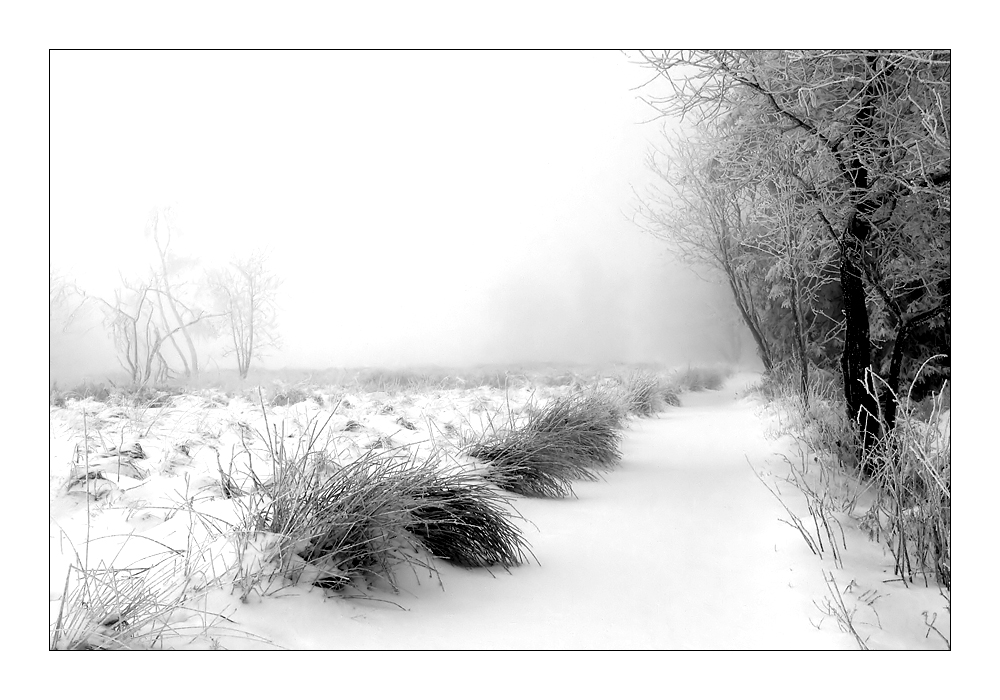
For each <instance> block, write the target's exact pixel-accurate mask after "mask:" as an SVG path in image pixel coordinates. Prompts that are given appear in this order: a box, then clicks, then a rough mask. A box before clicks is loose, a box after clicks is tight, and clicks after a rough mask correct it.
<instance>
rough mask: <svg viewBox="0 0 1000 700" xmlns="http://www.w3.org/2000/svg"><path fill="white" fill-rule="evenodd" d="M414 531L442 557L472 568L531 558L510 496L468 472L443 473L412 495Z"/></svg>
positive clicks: (506, 564) (411, 528)
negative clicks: (513, 515)
mask: <svg viewBox="0 0 1000 700" xmlns="http://www.w3.org/2000/svg"><path fill="white" fill-rule="evenodd" d="M412 496H413V498H414V501H415V502H416V506H415V507H414V508H413V509H412V510H411V512H410V515H411V517H412V523H411V524H410V525H407V526H406V529H407V531H408V532H410V533H411V534H413V535H414V536H415V537H417V538H418V539H419V540H420V541H421V542H422V543H423V545H424V546H425V547H426V548H427V550H428V551H429V552H430V553H431V554H433V555H434V556H436V557H439V558H441V559H445V560H447V561H448V562H450V563H452V564H454V565H456V566H463V567H467V568H475V567H489V566H493V565H495V564H499V565H501V566H503V567H504V568H505V569H506V568H509V567H511V566H518V565H520V564H523V563H525V562H526V561H527V556H526V554H527V553H530V550H529V548H528V545H527V542H525V540H524V538H523V537H522V536H521V532H520V530H518V529H517V527H515V526H514V525H513V523H511V522H510V520H509V519H508V518H509V514H508V513H507V511H506V510H505V509H504V508H503V504H504V503H506V500H505V499H504V498H502V497H501V496H500V495H499V494H498V493H497V492H496V491H494V490H493V489H492V488H490V487H489V486H488V485H487V484H486V483H484V482H482V481H478V480H473V479H472V478H470V477H469V476H468V475H460V474H455V475H451V476H441V477H440V478H439V479H435V480H434V481H433V482H432V483H430V484H428V485H427V486H425V487H423V488H421V489H420V490H418V491H416V492H414V493H413V494H412Z"/></svg>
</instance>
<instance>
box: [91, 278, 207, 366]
mask: <svg viewBox="0 0 1000 700" xmlns="http://www.w3.org/2000/svg"><path fill="white" fill-rule="evenodd" d="M157 282H158V279H157V277H156V275H155V274H152V275H150V277H149V278H148V279H141V280H134V281H128V280H126V279H124V278H122V285H121V287H119V288H118V289H116V290H115V292H114V299H113V300H112V301H108V300H107V299H103V298H101V297H98V296H93V295H90V294H88V293H87V292H86V291H84V290H82V289H80V288H79V287H76V286H75V285H74V286H73V289H74V291H75V293H76V294H77V295H78V296H79V298H80V299H81V302H80V304H79V306H78V308H77V310H79V309H80V308H82V307H83V305H85V304H92V305H96V306H97V307H98V308H99V309H100V311H101V312H102V313H103V316H104V327H105V329H107V331H108V334H109V336H110V337H111V340H112V342H113V343H114V346H115V351H116V355H117V359H118V363H119V364H120V365H121V367H122V369H124V370H125V371H126V372H127V373H128V375H129V379H130V381H131V382H132V384H133V385H137V386H138V385H144V384H148V383H149V382H151V381H152V382H154V383H162V382H165V381H167V380H169V379H171V378H172V376H173V375H174V372H173V370H172V369H171V367H170V364H169V362H168V361H167V358H166V357H165V356H164V354H163V349H164V344H165V343H166V342H167V341H168V340H170V339H171V338H172V337H173V336H174V335H176V334H177V333H179V332H181V331H183V330H184V329H185V328H187V327H189V326H193V325H194V324H196V323H199V322H201V321H202V320H204V319H206V318H208V317H209V316H210V314H208V313H207V312H205V311H201V312H198V313H197V314H196V315H195V316H194V317H193V318H191V319H190V320H188V321H186V322H185V323H181V324H178V323H170V322H168V321H167V319H166V318H165V317H164V316H163V313H162V307H161V306H160V304H159V301H158V297H159V296H162V295H164V292H163V290H161V289H160V288H159V287H158V286H157Z"/></svg>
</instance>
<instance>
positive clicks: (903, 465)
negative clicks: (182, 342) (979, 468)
mask: <svg viewBox="0 0 1000 700" xmlns="http://www.w3.org/2000/svg"><path fill="white" fill-rule="evenodd" d="M817 374H818V375H819V376H816V375H814V377H813V380H812V381H811V382H810V386H809V390H808V396H807V401H806V402H803V399H802V397H801V396H800V395H799V394H798V392H797V389H796V387H795V385H794V382H792V381H791V380H788V381H783V380H782V379H781V378H780V377H771V378H769V379H767V380H765V381H764V382H763V383H761V384H760V385H758V386H757V387H756V388H755V392H756V393H757V394H759V395H763V396H764V397H766V398H767V399H768V404H767V407H768V410H767V411H766V415H767V418H768V420H769V422H770V425H771V428H770V430H771V432H770V434H771V436H772V437H774V438H776V439H778V440H779V441H780V442H784V449H783V455H782V460H783V462H784V469H781V470H778V471H777V473H771V474H768V475H767V477H768V478H767V479H765V478H761V480H762V482H764V484H765V486H766V487H767V488H768V489H769V490H770V491H771V493H772V494H773V495H774V496H775V497H777V498H778V500H779V501H780V502H781V503H782V505H783V507H784V508H785V509H786V511H787V515H788V518H787V520H786V522H787V524H788V525H790V526H792V527H793V528H794V529H795V530H797V531H798V532H799V534H800V535H801V537H802V539H803V540H804V542H805V543H806V545H807V546H808V547H809V549H810V550H811V551H812V552H813V553H814V554H816V555H817V556H818V557H819V558H820V559H823V560H825V561H828V562H830V563H831V565H832V567H833V569H834V570H836V569H843V568H844V566H845V557H847V556H848V555H846V554H845V552H846V550H848V549H849V548H850V547H854V548H855V549H865V550H866V552H870V551H872V550H873V549H874V550H875V551H878V552H879V553H880V556H881V557H882V561H883V563H884V566H883V568H884V570H885V571H886V573H887V575H886V576H885V578H884V579H883V580H882V581H880V582H879V583H880V585H881V588H882V590H883V592H885V591H886V590H888V589H887V588H886V587H887V586H892V587H896V588H899V587H900V586H902V587H904V588H918V589H923V590H925V591H928V592H931V593H932V594H933V596H936V597H938V600H937V601H936V602H937V604H936V605H933V606H928V608H936V609H935V610H932V609H927V610H916V611H914V612H913V613H912V615H913V616H914V617H915V616H916V615H918V614H919V615H921V617H922V620H923V622H924V626H925V628H926V632H925V636H927V637H928V638H933V639H935V640H937V641H938V642H940V643H941V644H942V645H943V646H946V647H948V648H950V647H951V640H950V626H951V415H950V405H949V402H948V400H947V397H948V395H949V392H948V391H947V387H946V390H945V391H943V392H941V393H939V394H937V395H933V396H931V397H929V398H928V399H926V400H924V401H922V402H921V403H920V404H917V403H915V402H912V401H910V400H909V397H904V398H903V400H901V401H900V406H899V414H898V417H897V422H896V426H895V428H894V430H891V431H889V430H887V429H886V427H885V425H884V424H883V434H884V437H883V438H882V439H881V440H880V441H879V443H878V444H877V445H876V447H875V448H874V449H872V450H870V451H868V452H865V453H864V454H862V455H861V456H860V458H859V456H858V454H857V452H856V451H855V449H854V445H855V444H856V438H855V436H854V434H853V430H854V428H853V427H852V425H851V423H850V421H848V418H847V415H846V411H845V409H844V404H843V399H842V397H841V392H842V390H840V389H838V387H837V385H836V383H835V382H832V381H831V380H830V378H829V377H825V376H824V375H823V373H817ZM783 484H787V485H790V486H792V487H793V489H788V488H787V487H786V488H785V489H784V490H781V485H783ZM864 540H868V543H867V544H871V545H874V547H866V546H865V545H864V544H861V543H862V542H863V541H864ZM843 578H844V575H843V574H840V575H837V574H836V573H835V571H831V572H830V574H829V580H830V582H831V583H830V586H829V588H830V591H831V596H830V597H828V598H826V600H825V602H824V605H823V609H824V611H825V612H827V613H828V614H830V615H831V616H833V617H835V618H836V620H837V624H838V625H840V626H841V627H842V628H843V629H845V630H846V631H849V632H850V633H851V634H852V635H854V636H855V637H856V640H857V642H858V645H859V646H860V647H862V648H866V646H867V636H866V635H865V634H864V633H863V631H859V630H863V629H864V626H865V625H867V626H868V627H870V628H871V627H880V625H881V623H880V620H879V618H878V613H877V612H876V607H875V606H874V600H877V599H879V598H881V597H882V594H878V593H873V591H875V588H874V583H873V584H872V587H870V588H868V589H867V590H866V592H865V593H862V594H861V595H860V596H858V595H857V591H852V589H853V588H854V587H853V586H848V587H847V588H846V589H844V590H843V591H839V592H838V590H837V586H836V583H835V581H836V580H837V579H843ZM851 592H853V593H854V596H853V599H854V602H855V603H857V604H858V605H856V606H854V607H852V608H851V609H848V604H847V603H846V602H845V596H847V598H848V599H850V598H851V596H850V595H849V594H850V593H851ZM859 608H860V609H861V610H862V611H865V612H866V613H867V614H860V615H858V616H857V619H855V613H857V610H858V609H859ZM861 620H863V621H864V622H863V623H862V622H861Z"/></svg>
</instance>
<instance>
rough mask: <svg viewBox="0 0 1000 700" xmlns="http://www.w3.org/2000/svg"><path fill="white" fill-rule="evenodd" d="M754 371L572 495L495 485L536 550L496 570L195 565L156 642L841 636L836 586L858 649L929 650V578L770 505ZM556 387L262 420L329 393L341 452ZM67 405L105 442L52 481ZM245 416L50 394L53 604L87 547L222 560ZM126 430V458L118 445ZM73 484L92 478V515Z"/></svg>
mask: <svg viewBox="0 0 1000 700" xmlns="http://www.w3.org/2000/svg"><path fill="white" fill-rule="evenodd" d="M756 379H758V377H757V376H755V375H752V374H740V375H736V376H734V377H732V378H730V380H729V381H728V382H727V383H726V385H725V386H724V388H723V389H722V390H719V391H706V392H698V393H687V394H684V395H683V396H682V397H681V401H682V404H683V405H682V406H681V407H671V408H669V409H667V410H665V411H663V412H662V413H660V414H659V415H658V416H657V417H654V418H648V419H633V420H632V421H631V423H630V425H629V427H628V428H627V429H626V430H625V433H624V441H623V444H622V451H623V454H624V458H623V460H622V462H621V464H620V465H619V466H618V467H617V468H616V469H614V470H613V471H609V472H607V473H605V475H604V479H603V480H602V481H597V482H582V483H577V484H575V485H574V488H575V490H576V494H577V498H568V499H558V500H554V499H529V498H520V497H517V498H512V501H511V503H512V505H513V507H514V508H516V510H517V512H518V513H520V515H521V516H523V518H524V520H523V521H521V520H516V521H515V522H517V524H518V525H519V526H520V528H521V530H522V532H523V534H524V536H525V539H526V540H527V541H528V543H529V544H530V547H531V550H532V552H533V554H534V556H535V557H537V560H538V563H536V562H535V561H534V560H532V561H531V562H530V563H528V564H524V565H522V566H520V567H517V568H514V569H511V570H510V571H509V572H508V571H505V570H503V569H502V568H497V569H495V570H492V571H487V570H482V569H478V570H475V569H474V570H468V569H462V568H458V567H453V566H451V565H449V564H447V563H444V562H438V563H437V570H438V573H437V575H431V574H430V573H429V572H428V571H426V570H415V571H414V570H404V571H402V572H401V573H400V578H399V581H398V583H399V586H400V589H401V590H400V591H399V592H398V593H395V594H393V593H392V592H391V591H384V592H382V591H380V592H379V593H378V595H375V596H373V597H372V598H371V599H365V598H344V597H342V596H338V595H329V594H327V593H325V592H324V591H323V590H321V589H318V588H311V587H307V586H304V585H298V586H290V587H286V588H284V589H283V590H280V591H275V592H274V594H272V595H266V596H259V595H250V596H246V600H245V602H244V601H241V599H240V595H239V593H240V592H239V591H238V590H237V591H233V590H232V588H231V587H229V586H226V587H219V586H213V585H211V581H210V579H212V578H213V572H212V570H204V571H203V572H202V573H201V574H198V575H196V576H189V579H188V584H187V585H188V589H187V593H188V595H190V601H191V602H190V603H189V605H188V606H187V607H189V608H191V609H189V610H185V611H177V612H176V613H174V617H173V619H172V620H171V623H172V625H173V626H174V627H176V628H177V629H180V628H182V627H184V628H186V629H191V630H193V631H192V632H191V633H190V634H189V635H185V634H183V633H178V634H176V635H175V636H170V635H167V637H166V638H165V640H164V643H165V644H166V646H172V647H178V648H205V647H212V646H222V647H225V648H230V649H240V648H274V647H284V648H291V649H619V648H622V649H856V648H858V646H859V645H858V642H857V641H856V639H855V637H854V636H853V635H852V634H850V633H848V632H846V631H845V630H844V629H842V626H841V625H838V622H837V620H836V619H835V618H834V617H833V615H832V614H830V613H831V610H832V608H830V606H829V604H830V603H832V602H833V598H834V595H833V591H834V590H835V591H837V592H838V593H839V597H840V599H841V600H842V601H843V603H844V605H845V608H846V612H847V613H848V614H850V615H852V616H853V624H854V627H855V630H856V631H857V632H858V634H859V635H860V636H861V638H862V639H863V640H864V642H865V644H866V645H867V646H868V647H870V648H873V649H912V648H944V646H945V644H944V642H943V641H942V640H941V639H940V637H938V636H937V635H936V634H934V633H933V632H930V633H929V630H928V627H927V625H926V624H925V616H924V613H925V612H926V613H927V614H928V615H930V616H931V617H933V616H934V615H937V618H936V626H937V627H938V628H939V629H941V630H943V631H944V632H945V633H946V634H947V633H948V632H949V628H950V619H949V616H948V613H947V611H946V610H945V601H944V600H943V598H942V597H941V596H940V594H939V592H938V590H937V588H936V587H934V586H933V583H932V585H931V586H930V587H925V586H924V584H923V581H922V580H921V581H918V582H915V583H912V584H909V585H908V586H907V585H904V584H903V583H902V582H901V581H898V580H894V579H898V577H896V576H894V575H893V573H892V559H891V556H890V555H889V554H888V552H886V551H885V550H884V547H883V545H881V544H879V543H875V542H871V541H869V539H868V537H867V535H866V534H865V533H863V532H862V531H861V530H860V529H859V527H858V526H857V523H856V522H855V521H854V520H853V519H851V518H847V517H840V518H839V522H840V523H841V525H842V526H843V528H844V532H845V535H844V536H845V539H846V549H844V550H843V551H842V552H841V554H842V559H843V563H842V566H837V565H836V564H835V562H834V561H833V560H832V559H831V558H830V557H829V554H828V553H827V554H825V556H824V558H822V559H821V558H820V557H818V556H816V555H815V554H813V553H812V552H811V551H810V550H809V548H808V547H807V545H806V543H805V542H804V541H803V538H802V536H801V535H800V534H799V533H798V532H797V531H796V530H795V529H793V528H792V527H790V526H789V525H788V524H786V523H784V522H781V520H782V519H787V518H788V515H787V513H786V511H785V508H784V507H783V506H782V505H781V503H779V502H778V500H777V499H776V498H775V497H774V496H773V495H772V494H771V493H769V492H768V490H767V489H766V488H765V486H764V483H767V484H769V485H771V486H772V488H775V484H778V483H779V482H780V478H781V477H782V476H784V475H785V474H787V466H786V465H785V462H784V461H783V460H782V459H780V458H779V457H778V456H777V453H779V452H782V451H784V452H785V453H790V450H791V443H790V442H789V441H784V440H781V439H778V440H774V439H769V438H767V437H765V436H766V435H767V434H768V430H767V428H768V425H767V424H768V420H769V419H768V418H767V416H766V414H765V413H764V412H762V411H761V409H760V404H759V402H758V401H757V400H755V399H753V398H751V397H748V396H746V389H747V387H748V386H749V385H750V384H752V383H753V382H754V381H755V380H756ZM565 391H566V389H559V388H538V389H535V390H531V389H529V388H521V389H517V390H513V391H510V392H508V393H507V394H506V395H505V393H504V391H503V390H500V389H487V388H480V389H470V390H451V391H445V390H434V391H427V392H424V393H422V394H406V395H388V394H347V395H339V394H338V395H336V396H333V395H327V396H324V403H325V407H323V406H320V405H319V404H318V403H316V402H313V401H308V402H303V403H299V404H296V405H293V406H288V407H273V408H269V409H268V421H267V422H268V425H269V426H276V427H277V428H278V430H280V431H281V432H282V433H283V434H285V435H286V436H287V437H288V439H289V440H292V441H294V440H297V439H298V438H299V437H300V436H301V435H302V434H303V432H306V431H308V425H309V422H310V420H314V419H316V418H318V419H319V421H320V422H321V423H322V422H323V421H325V420H326V419H327V417H329V415H330V410H331V408H332V407H333V406H335V405H337V402H338V401H339V400H341V399H344V401H343V402H342V403H340V405H339V407H338V408H337V411H336V414H335V415H334V416H333V418H332V419H331V421H330V424H329V425H328V428H329V429H330V430H331V431H332V432H331V433H330V434H331V435H333V436H334V438H333V442H332V443H331V445H332V448H333V449H334V450H336V451H339V452H340V453H341V454H346V455H347V456H350V455H351V454H354V452H357V453H360V451H362V450H364V449H366V448H367V447H368V446H369V445H370V444H373V443H379V444H382V445H388V446H393V445H396V446H405V445H424V446H425V447H424V449H426V446H428V445H429V444H430V443H431V442H432V441H434V440H436V441H438V442H439V444H445V443H444V442H443V441H446V440H448V439H449V436H452V435H454V434H456V433H458V432H462V431H466V432H467V431H473V432H475V431H482V430H483V427H484V425H486V424H487V423H488V422H489V420H490V419H491V418H494V417H495V416H496V415H499V414H502V413H503V412H505V411H507V410H508V409H509V410H513V411H514V412H518V411H520V410H523V408H524V406H525V405H527V404H528V403H529V402H530V401H534V402H541V401H544V400H545V399H546V398H547V397H548V396H554V395H559V394H560V393H564V392H565ZM85 413H86V416H87V422H88V425H87V434H88V440H87V444H88V446H89V454H88V460H87V461H90V462H91V469H92V470H93V468H94V462H98V463H101V462H99V460H103V465H104V467H103V469H102V471H103V474H104V476H105V477H106V479H104V480H101V481H100V482H96V483H95V482H94V481H86V482H84V483H82V484H80V483H76V484H71V485H70V487H69V488H67V482H68V480H69V479H70V477H71V468H72V465H73V464H76V465H77V467H76V469H77V472H79V471H80V468H79V465H80V464H82V463H83V461H84V460H83V458H82V457H81V456H80V451H81V450H83V449H84V447H83V439H82V438H83V416H84V414H85ZM254 429H257V430H262V431H263V430H265V426H264V420H263V418H262V415H261V411H260V408H259V406H257V407H255V406H253V405H252V404H251V403H250V402H248V401H245V400H241V399H233V400H228V399H225V398H224V397H219V398H218V399H217V400H214V401H212V400H208V399H206V398H204V397H194V396H186V397H180V398H175V399H174V400H173V402H172V403H171V404H170V405H169V406H167V407H164V408H148V409H145V410H143V409H136V408H113V407H109V406H106V405H103V404H99V403H97V402H93V401H84V402H70V403H69V404H68V405H67V407H65V408H59V409H52V410H51V439H50V440H51V441H50V455H51V499H52V500H51V514H52V523H53V526H52V532H51V536H50V556H51V563H52V565H51V581H50V601H51V607H52V614H53V616H54V615H55V614H57V612H58V610H59V606H60V602H61V599H62V597H63V594H64V589H65V584H66V571H67V565H68V564H69V563H71V562H72V561H73V560H74V558H75V557H77V556H79V557H81V558H83V557H84V556H86V558H88V560H89V562H90V565H91V567H93V566H94V565H95V564H97V563H99V562H101V561H103V562H105V563H108V562H111V561H114V565H115V566H119V567H123V566H125V565H127V564H131V563H133V562H137V561H142V562H146V564H149V563H150V562H152V561H158V560H157V559H156V557H160V558H161V559H162V558H163V557H164V556H165V550H166V548H167V547H168V546H169V547H173V548H175V549H176V550H187V551H189V552H190V551H195V550H199V551H202V552H208V554H206V556H205V557H204V558H203V559H202V560H201V561H214V562H215V563H216V565H217V567H220V568H221V567H223V566H224V565H225V564H227V563H230V562H231V556H232V552H231V545H230V543H229V538H226V537H224V536H215V534H214V533H213V526H212V524H213V523H214V524H219V523H222V522H225V523H229V524H232V523H234V522H235V520H236V518H235V514H234V511H233V502H232V500H230V499H226V498H224V497H223V492H222V488H221V486H220V483H219V478H218V473H219V467H220V466H221V467H222V468H223V470H224V471H227V470H229V469H230V467H231V466H232V465H237V466H238V464H239V462H240V459H239V457H238V453H239V451H240V448H241V447H242V445H243V441H244V440H249V441H250V442H252V440H253V439H252V437H248V436H252V434H253V430H254ZM134 443H139V444H140V445H141V446H142V450H143V452H142V454H143V457H142V458H134V459H132V458H130V459H126V460H122V459H120V458H119V457H118V454H119V453H121V454H125V452H124V451H127V450H128V449H129V447H130V446H131V445H133V444H134ZM112 448H114V449H112ZM352 451H354V452H352ZM102 455H103V456H102ZM234 455H237V457H236V458H235V459H234ZM122 464H124V465H125V466H124V467H122V466H121V465H122ZM237 471H238V470H237ZM755 471H756V472H757V473H758V474H760V475H761V476H762V478H763V480H764V483H762V481H761V479H759V478H758V476H757V475H755V473H754V472H755ZM119 472H120V473H119ZM126 472H127V473H126ZM780 483H781V486H780V488H781V495H782V499H783V500H784V502H785V504H786V505H788V506H789V507H791V508H792V509H793V511H797V512H798V514H799V515H800V516H802V517H805V515H806V506H805V500H804V498H803V497H802V496H801V494H799V493H798V492H797V491H795V489H793V488H792V487H791V486H789V485H787V484H785V483H783V482H780ZM87 488H90V489H91V490H92V492H93V491H97V492H100V500H98V501H94V502H92V504H91V507H90V512H89V518H88V512H87V510H88V509H87V507H86V503H87V496H86V493H85V489H87ZM184 503H188V504H190V508H185V507H181V504H184ZM195 513H200V514H203V515H202V517H200V518H199V517H198V516H196V515H195ZM206 523H208V524H206ZM88 532H89V533H90V545H89V547H85V542H86V540H87V533H88ZM130 532H131V533H134V534H133V535H132V537H126V536H125V535H126V534H127V533H130ZM227 547H229V548H230V549H227ZM213 556H214V557H215V558H214V559H212V557H213ZM144 557H150V558H144ZM227 557H229V558H227ZM188 573H189V574H190V572H188ZM214 574H218V569H216V570H215V571H214ZM275 588H280V586H276V587H275ZM196 608H197V609H201V610H202V611H203V613H202V614H200V615H199V614H197V613H196V612H195V609H196ZM212 613H224V614H225V620H224V621H223V623H222V624H217V625H216V626H215V627H214V628H213V627H209V628H208V629H207V631H204V632H203V633H202V634H200V636H199V635H197V634H195V633H196V632H198V628H199V624H201V625H202V629H203V630H204V625H205V621H206V620H209V619H214V620H216V621H218V620H219V619H220V618H212V617H211V614H212ZM223 628H225V631H224V630H223Z"/></svg>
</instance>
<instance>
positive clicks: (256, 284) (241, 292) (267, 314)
mask: <svg viewBox="0 0 1000 700" xmlns="http://www.w3.org/2000/svg"><path fill="white" fill-rule="evenodd" d="M210 284H211V286H212V288H213V290H214V291H215V294H216V298H217V299H218V301H219V305H220V309H221V313H222V314H223V315H224V316H225V319H226V326H227V330H228V336H229V340H230V345H229V347H228V349H227V351H226V353H225V354H227V355H228V354H235V355H236V365H237V369H238V370H239V373H240V378H241V379H246V377H247V373H248V372H249V371H250V364H251V362H252V361H253V360H254V359H259V358H260V357H262V355H263V351H264V350H265V349H266V348H269V347H278V346H279V343H280V339H279V336H278V334H277V323H276V314H275V311H276V309H275V303H274V302H275V295H276V292H277V290H278V287H279V286H280V284H281V282H280V280H279V279H278V278H277V277H276V276H275V275H273V274H271V273H270V272H268V270H267V256H266V255H265V254H264V253H261V252H257V253H254V254H252V255H251V256H250V257H248V258H237V259H235V260H233V261H232V262H231V263H230V265H229V267H228V268H226V269H223V270H221V271H218V272H216V273H215V274H213V275H212V276H211V279H210Z"/></svg>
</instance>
